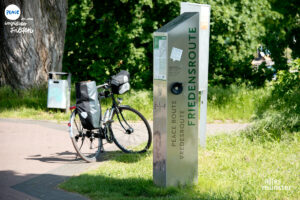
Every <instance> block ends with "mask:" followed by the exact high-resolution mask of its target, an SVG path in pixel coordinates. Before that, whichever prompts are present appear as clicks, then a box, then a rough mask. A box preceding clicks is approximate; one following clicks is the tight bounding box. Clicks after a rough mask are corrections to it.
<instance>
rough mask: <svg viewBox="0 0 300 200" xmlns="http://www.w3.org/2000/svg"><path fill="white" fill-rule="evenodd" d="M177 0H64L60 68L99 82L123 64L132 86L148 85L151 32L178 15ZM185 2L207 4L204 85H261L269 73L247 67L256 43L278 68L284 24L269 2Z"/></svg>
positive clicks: (150, 84) (75, 75) (149, 82)
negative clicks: (208, 24) (65, 11)
mask: <svg viewBox="0 0 300 200" xmlns="http://www.w3.org/2000/svg"><path fill="white" fill-rule="evenodd" d="M180 2H181V0H172V1H171V0H155V1H151V0H102V1H96V0H84V1H75V0H69V1H68V4H69V11H68V21H67V33H66V41H65V52H64V57H63V59H64V60H63V67H64V70H66V71H70V72H72V75H73V77H74V80H76V81H78V80H96V81H97V82H98V83H102V82H104V81H105V80H106V79H107V78H108V77H109V76H111V75H113V74H115V73H117V72H119V71H120V70H121V69H126V70H128V71H129V72H130V73H131V75H132V85H133V87H134V88H137V89H140V88H151V87H152V74H153V71H152V69H153V66H152V62H153V61H152V58H153V54H152V51H153V46H152V43H153V41H152V33H153V32H154V31H155V30H157V29H158V28H160V27H161V26H163V25H165V24H166V23H167V22H169V21H171V20H172V19H174V18H175V17H176V16H178V15H179V10H180V8H179V7H180V4H179V3H180ZM191 2H195V3H206V4H210V5H211V12H212V13H211V29H210V34H211V37H210V62H209V70H210V72H209V81H210V84H211V85H223V86H224V85H230V84H231V83H235V82H245V81H246V82H247V81H248V82H249V81H250V82H252V83H253V82H254V83H255V85H263V84H264V81H265V79H266V78H268V77H270V75H271V74H269V75H268V73H265V72H264V70H261V71H260V72H259V74H257V73H254V72H253V71H252V70H251V64H250V62H251V60H252V59H253V58H254V55H253V54H255V52H256V48H257V46H258V44H267V43H268V45H267V47H268V48H269V49H270V51H271V52H272V55H273V54H274V56H273V57H274V58H275V63H276V66H275V67H276V68H278V67H277V65H280V63H282V59H283V60H284V58H283V57H282V56H283V51H284V48H285V47H286V43H285V42H280V41H281V39H282V38H285V37H286V35H285V31H286V30H285V27H286V26H288V27H289V28H290V25H289V24H288V23H287V22H286V21H284V19H285V15H284V14H282V13H281V12H280V11H281V10H279V11H275V10H273V7H272V5H271V3H273V2H274V1H270V0H261V1H256V0H243V1H231V0H219V1H214V0H191ZM276 2H277V1H276ZM288 8H290V7H288ZM288 8H286V9H285V10H284V11H286V10H287V9H288ZM285 14H286V13H285ZM289 16H290V15H289ZM292 16H293V15H291V19H292ZM283 22H286V23H283ZM269 29H271V30H269ZM277 30H280V31H277ZM270 32H271V33H272V34H271V33H270ZM277 33H278V34H277ZM290 38H291V37H290ZM270 41H272V42H270ZM298 46H299V45H298ZM273 52H274V53H273ZM277 58H278V59H277Z"/></svg>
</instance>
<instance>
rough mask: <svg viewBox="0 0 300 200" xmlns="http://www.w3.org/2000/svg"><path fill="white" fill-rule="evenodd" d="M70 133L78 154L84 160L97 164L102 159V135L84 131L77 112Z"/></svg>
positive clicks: (72, 120)
mask: <svg viewBox="0 0 300 200" xmlns="http://www.w3.org/2000/svg"><path fill="white" fill-rule="evenodd" d="M69 133H70V137H71V140H72V143H73V146H74V148H75V150H76V152H77V153H78V155H79V156H80V157H81V158H82V159H83V160H85V161H87V162H95V161H97V160H99V159H100V154H101V147H102V139H101V138H100V134H99V133H95V132H92V131H90V130H86V129H84V128H83V126H82V124H81V121H80V118H79V114H78V113H77V111H76V110H75V111H73V113H72V115H71V119H70V127H69Z"/></svg>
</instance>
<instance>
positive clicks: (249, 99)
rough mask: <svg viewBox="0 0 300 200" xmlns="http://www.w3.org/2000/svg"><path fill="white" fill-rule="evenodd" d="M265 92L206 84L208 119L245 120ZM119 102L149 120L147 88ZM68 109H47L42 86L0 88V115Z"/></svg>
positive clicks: (44, 114) (52, 114) (47, 115)
mask: <svg viewBox="0 0 300 200" xmlns="http://www.w3.org/2000/svg"><path fill="white" fill-rule="evenodd" d="M268 94H269V90H268V89H267V88H262V89H251V88H247V87H245V86H240V87H237V86H231V87H229V88H222V87H210V88H209V89H208V111H207V120H208V122H214V121H216V120H220V121H221V122H224V121H225V122H226V121H228V120H229V121H235V122H249V121H250V120H251V119H252V118H253V116H254V114H255V112H256V109H257V106H258V105H259V104H260V103H261V102H262V100H263V99H264V98H266V96H267V95H268ZM118 97H120V98H122V99H123V102H122V104H123V105H130V106H131V107H132V108H134V109H136V110H138V111H139V112H140V113H142V114H143V115H144V116H145V118H146V119H147V120H153V93H152V91H147V90H139V91H137V90H130V91H129V92H128V93H125V94H123V95H118ZM75 101H76V98H75V90H74V88H73V89H72V98H71V105H72V104H75ZM111 103H112V102H111V100H110V99H104V100H102V101H101V106H102V112H105V110H106V109H107V108H108V107H110V106H111ZM69 116H70V113H67V114H66V113H64V112H63V111H61V110H55V109H47V87H46V86H42V87H38V88H33V89H30V90H25V91H14V90H12V89H10V88H8V87H1V88H0V117H7V118H29V119H41V120H54V121H66V120H68V119H69Z"/></svg>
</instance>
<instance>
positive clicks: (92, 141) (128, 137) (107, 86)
mask: <svg viewBox="0 0 300 200" xmlns="http://www.w3.org/2000/svg"><path fill="white" fill-rule="evenodd" d="M96 88H97V91H98V90H99V89H102V91H101V92H99V93H98V100H99V104H100V106H101V99H103V98H111V99H112V105H111V108H108V109H107V110H106V112H105V114H104V117H103V118H102V115H101V107H100V124H99V128H97V129H85V128H84V127H83V124H82V122H81V119H80V117H81V116H80V114H79V110H78V109H77V107H76V106H71V107H70V109H71V110H73V112H72V113H71V116H70V122H69V123H68V126H69V133H70V137H71V140H72V143H73V146H74V148H75V150H76V152H77V154H78V155H79V156H80V157H81V158H82V159H83V160H85V161H87V162H95V161H98V160H100V158H101V153H103V152H104V149H103V141H102V140H103V139H105V140H106V141H107V142H108V143H112V142H114V143H115V144H116V145H117V147H118V148H119V149H121V150H122V151H123V152H125V153H144V152H146V151H147V150H148V149H149V147H150V146H151V142H152V133H151V128H150V125H149V123H148V121H147V120H146V118H145V117H144V116H143V115H142V114H141V113H140V112H139V111H137V110H135V109H133V108H131V107H130V106H128V105H121V103H122V99H121V98H117V99H116V98H115V95H116V92H115V91H113V89H112V85H111V81H108V82H107V83H104V84H102V85H98V86H96ZM128 90H129V89H128ZM116 121H118V122H119V123H114V122H116Z"/></svg>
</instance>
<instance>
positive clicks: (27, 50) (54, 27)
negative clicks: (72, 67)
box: [0, 0, 67, 89]
mask: <svg viewBox="0 0 300 200" xmlns="http://www.w3.org/2000/svg"><path fill="white" fill-rule="evenodd" d="M10 4H15V5H17V6H18V7H19V8H20V10H21V15H20V17H19V18H18V19H17V20H15V21H12V20H9V19H7V18H6V17H5V15H4V10H5V8H6V7H7V6H8V5H10ZM0 8H1V11H0V86H2V85H10V86H12V87H14V88H22V89H23V88H30V87H32V86H34V85H38V84H42V83H44V82H46V81H47V79H48V75H47V73H48V72H49V71H61V69H62V58H63V49H64V40H65V33H66V26H67V0H0ZM31 19H32V20H31ZM8 22H19V23H21V22H24V23H26V26H19V27H23V28H24V27H25V28H29V30H30V29H32V32H31V31H29V32H21V33H16V32H12V29H13V28H16V29H18V27H17V26H12V25H7V23H8Z"/></svg>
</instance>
